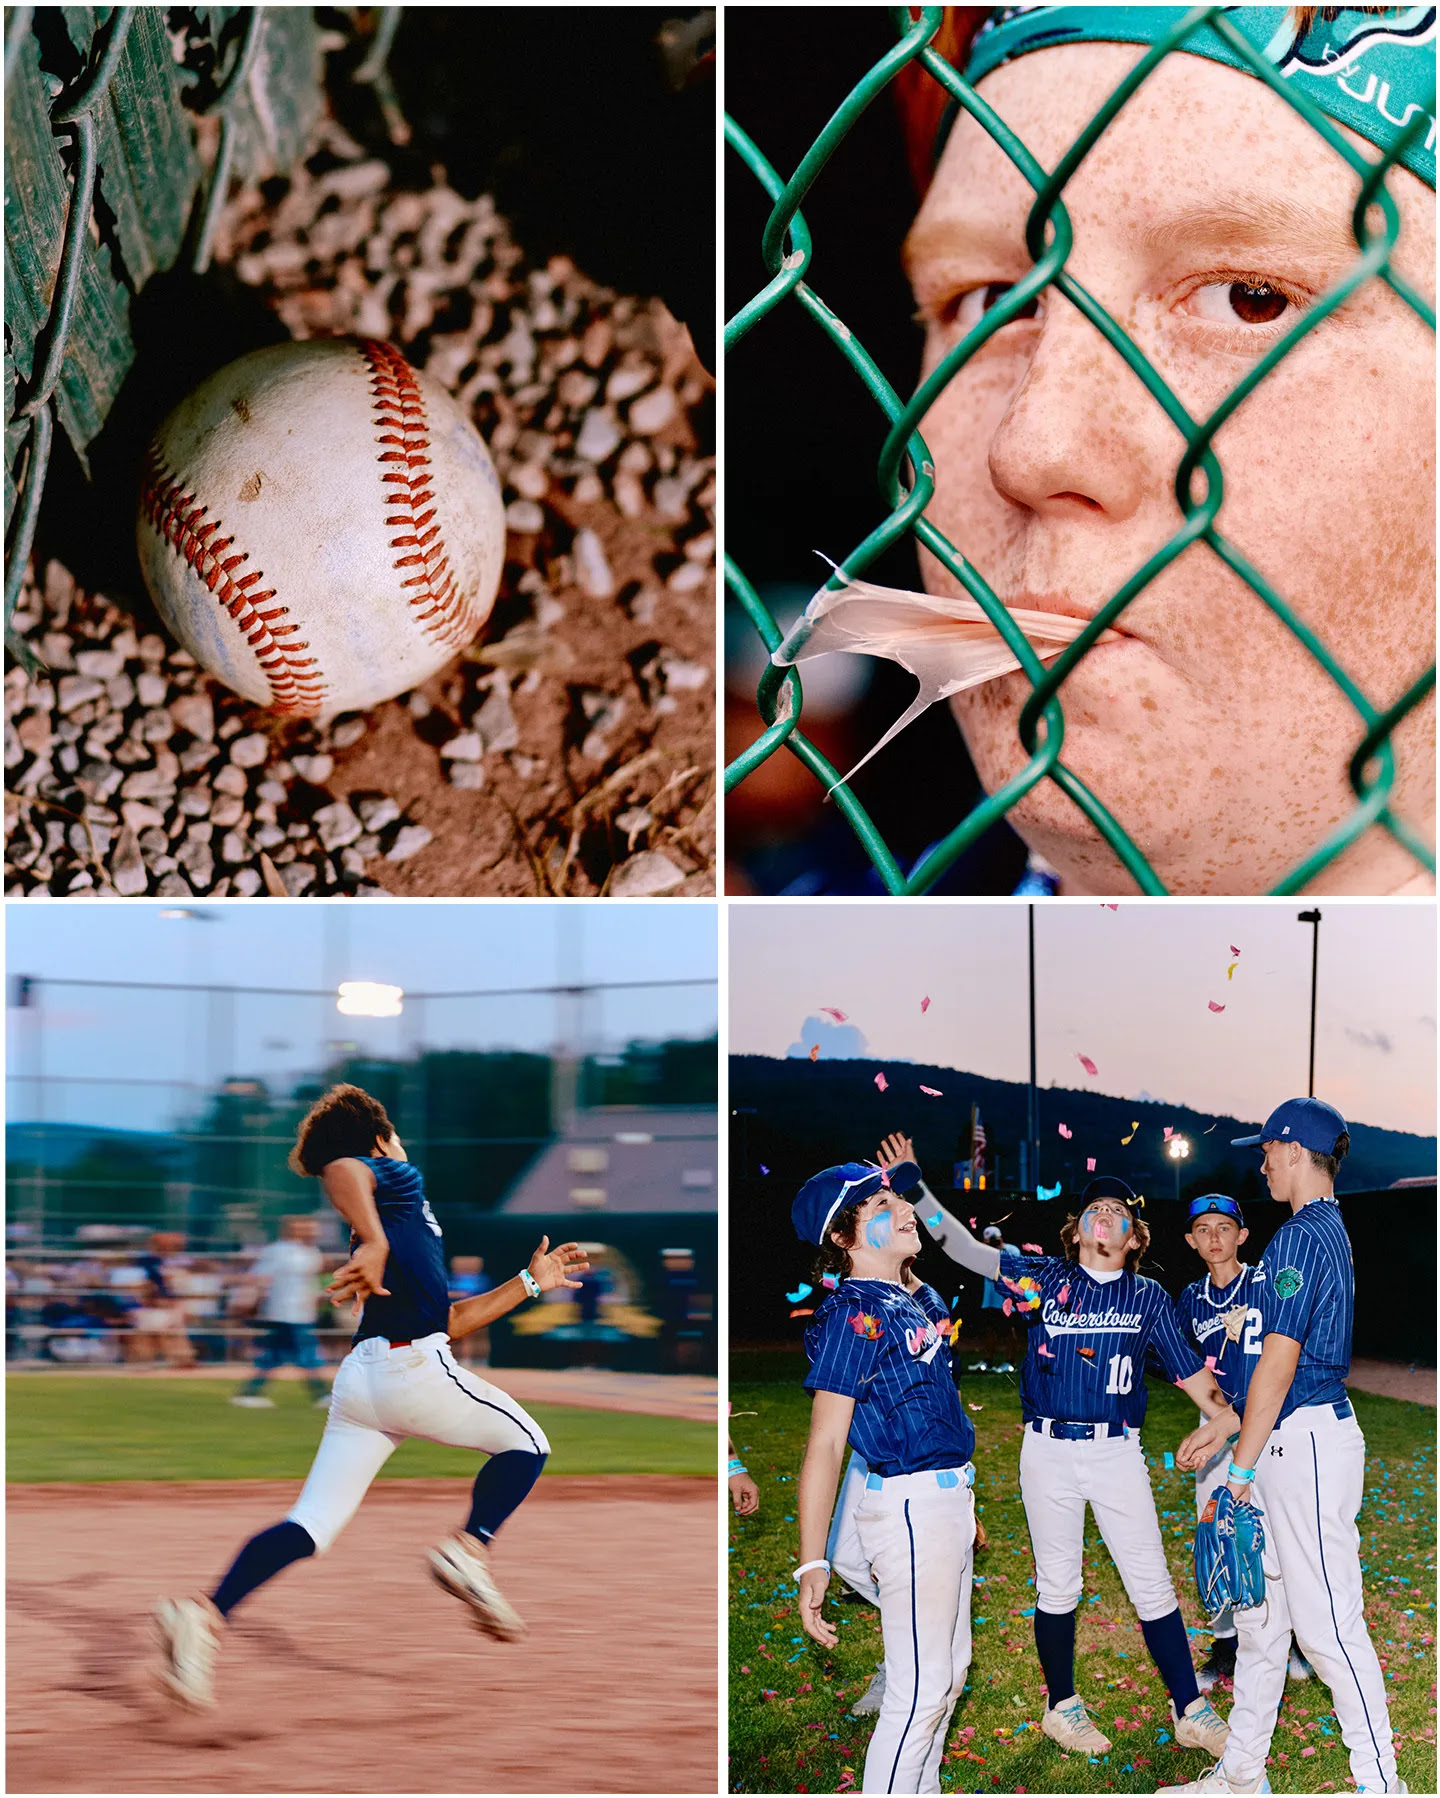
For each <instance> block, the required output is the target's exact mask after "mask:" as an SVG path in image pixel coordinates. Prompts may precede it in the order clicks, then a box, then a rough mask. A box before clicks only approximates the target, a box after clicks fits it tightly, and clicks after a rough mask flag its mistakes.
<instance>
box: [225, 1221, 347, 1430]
mask: <svg viewBox="0 0 1440 1798" xmlns="http://www.w3.org/2000/svg"><path fill="white" fill-rule="evenodd" d="M318 1236H319V1228H318V1226H317V1224H316V1221H315V1219H314V1218H313V1217H287V1218H285V1219H284V1220H283V1221H282V1223H281V1225H280V1240H279V1241H278V1242H272V1243H270V1244H269V1245H268V1246H267V1247H265V1248H263V1249H261V1251H260V1253H259V1255H258V1256H257V1257H256V1258H255V1261H254V1263H253V1264H252V1266H251V1268H250V1277H251V1279H252V1280H254V1281H255V1282H256V1283H257V1284H259V1285H261V1286H262V1287H263V1295H262V1297H261V1299H260V1307H259V1319H260V1322H261V1323H262V1324H263V1325H264V1327H265V1332H266V1340H265V1342H264V1343H263V1344H262V1345H261V1348H260V1352H259V1354H258V1355H257V1356H256V1357H255V1377H254V1378H253V1379H252V1380H250V1381H248V1382H247V1383H246V1385H244V1386H243V1387H242V1388H241V1389H240V1391H239V1392H237V1393H236V1394H235V1396H234V1397H233V1398H232V1399H231V1400H230V1403H231V1404H232V1405H246V1406H250V1407H252V1408H257V1409H258V1408H260V1407H262V1406H263V1407H265V1408H267V1409H268V1408H269V1407H270V1406H271V1405H273V1404H274V1400H273V1399H268V1398H266V1397H265V1396H264V1386H265V1382H266V1380H267V1379H268V1378H269V1376H270V1375H271V1374H272V1373H273V1372H274V1371H275V1369H276V1368H277V1367H299V1368H303V1369H304V1371H305V1374H306V1377H307V1379H308V1381H309V1385H310V1395H311V1397H312V1398H313V1399H314V1401H315V1403H316V1404H317V1405H324V1404H328V1403H329V1402H330V1391H329V1388H328V1387H327V1386H326V1384H325V1382H324V1381H323V1380H322V1379H321V1378H320V1377H319V1369H320V1366H321V1360H320V1350H319V1347H318V1346H317V1344H316V1341H315V1307H316V1304H317V1302H318V1300H319V1296H320V1294H319V1286H318V1280H319V1274H320V1267H321V1256H320V1251H319V1249H317V1248H316V1246H315V1243H316V1239H317V1237H318Z"/></svg>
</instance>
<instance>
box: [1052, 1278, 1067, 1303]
mask: <svg viewBox="0 0 1440 1798" xmlns="http://www.w3.org/2000/svg"><path fill="white" fill-rule="evenodd" d="M1069 1296H1070V1285H1069V1282H1068V1281H1067V1282H1066V1284H1065V1285H1064V1286H1062V1287H1061V1288H1060V1290H1059V1292H1057V1293H1056V1294H1055V1301H1056V1303H1057V1304H1060V1305H1063V1304H1064V1303H1065V1301H1066V1299H1068V1298H1069Z"/></svg>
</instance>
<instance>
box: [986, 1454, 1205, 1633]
mask: <svg viewBox="0 0 1440 1798" xmlns="http://www.w3.org/2000/svg"><path fill="white" fill-rule="evenodd" d="M1020 1496H1021V1499H1022V1500H1023V1501H1024V1505H1025V1521H1026V1523H1027V1524H1028V1525H1029V1528H1030V1547H1031V1549H1032V1551H1033V1553H1034V1555H1035V1603H1036V1604H1037V1606H1038V1607H1039V1608H1040V1609H1041V1610H1042V1611H1049V1612H1050V1614H1051V1615H1052V1616H1055V1617H1063V1616H1064V1615H1065V1614H1066V1612H1067V1611H1073V1610H1074V1609H1075V1607H1076V1606H1077V1605H1078V1604H1079V1602H1080V1593H1081V1588H1082V1586H1083V1584H1084V1575H1083V1572H1082V1567H1081V1556H1082V1553H1083V1551H1084V1547H1085V1507H1086V1505H1087V1504H1088V1505H1089V1507H1090V1509H1091V1510H1092V1511H1093V1512H1094V1513H1095V1524H1096V1527H1097V1528H1098V1529H1099V1531H1100V1535H1101V1538H1102V1540H1103V1541H1104V1543H1105V1546H1106V1548H1108V1549H1109V1551H1110V1559H1111V1560H1112V1561H1113V1562H1114V1563H1115V1567H1116V1570H1117V1572H1118V1573H1119V1575H1120V1579H1121V1583H1122V1584H1123V1585H1124V1587H1125V1592H1126V1596H1127V1597H1128V1598H1129V1600H1130V1602H1131V1604H1132V1605H1134V1607H1135V1614H1136V1616H1137V1617H1139V1619H1140V1621H1141V1622H1142V1623H1153V1622H1154V1621H1155V1619H1156V1618H1157V1617H1168V1616H1169V1614H1170V1613H1171V1611H1173V1610H1174V1609H1175V1602H1176V1600H1175V1587H1174V1585H1173V1584H1172V1582H1171V1579H1170V1569H1169V1567H1168V1566H1167V1565H1166V1563H1165V1545H1164V1543H1163V1542H1162V1541H1161V1539H1160V1520H1159V1518H1158V1517H1157V1516H1156V1515H1155V1499H1154V1496H1153V1494H1152V1493H1151V1491H1150V1470H1149V1468H1148V1467H1146V1465H1145V1454H1144V1451H1143V1450H1142V1449H1141V1447H1140V1438H1139V1437H1138V1436H1137V1435H1133V1434H1132V1435H1129V1436H1098V1437H1094V1438H1092V1439H1091V1440H1090V1441H1088V1442H1066V1441H1062V1440H1060V1439H1058V1438H1056V1437H1052V1436H1040V1435H1037V1434H1036V1432H1035V1431H1034V1430H1032V1429H1031V1428H1030V1427H1029V1425H1028V1424H1027V1425H1026V1427H1025V1440H1024V1442H1023V1443H1022V1445H1021V1448H1020Z"/></svg>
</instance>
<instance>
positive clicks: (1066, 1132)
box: [1060, 1124, 1075, 1142]
mask: <svg viewBox="0 0 1440 1798" xmlns="http://www.w3.org/2000/svg"><path fill="white" fill-rule="evenodd" d="M1060 1134H1061V1135H1062V1136H1063V1137H1064V1138H1065V1140H1066V1142H1069V1140H1070V1138H1071V1137H1072V1136H1073V1135H1074V1134H1075V1132H1074V1131H1073V1130H1072V1129H1071V1128H1070V1126H1069V1125H1068V1124H1062V1125H1061V1126H1060Z"/></svg>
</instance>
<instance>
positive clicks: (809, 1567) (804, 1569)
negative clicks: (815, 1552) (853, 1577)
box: [790, 1561, 830, 1580]
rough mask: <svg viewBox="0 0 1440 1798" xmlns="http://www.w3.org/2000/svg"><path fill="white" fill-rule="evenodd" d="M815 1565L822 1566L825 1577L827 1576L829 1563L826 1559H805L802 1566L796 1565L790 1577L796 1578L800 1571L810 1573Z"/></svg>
mask: <svg viewBox="0 0 1440 1798" xmlns="http://www.w3.org/2000/svg"><path fill="white" fill-rule="evenodd" d="M816 1567H823V1568H824V1569H825V1573H826V1577H827V1578H828V1577H829V1573H830V1563H829V1562H828V1561H807V1562H806V1563H805V1565H804V1566H803V1567H797V1568H796V1569H795V1571H794V1573H792V1574H791V1576H790V1577H791V1578H792V1579H795V1580H798V1579H799V1577H800V1575H801V1574H802V1573H810V1572H811V1571H813V1569H815V1568H816Z"/></svg>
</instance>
